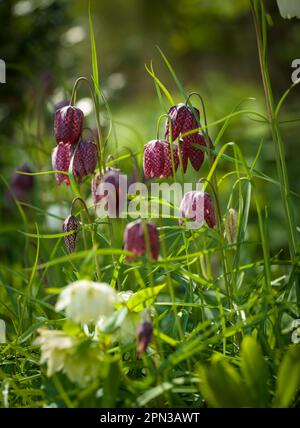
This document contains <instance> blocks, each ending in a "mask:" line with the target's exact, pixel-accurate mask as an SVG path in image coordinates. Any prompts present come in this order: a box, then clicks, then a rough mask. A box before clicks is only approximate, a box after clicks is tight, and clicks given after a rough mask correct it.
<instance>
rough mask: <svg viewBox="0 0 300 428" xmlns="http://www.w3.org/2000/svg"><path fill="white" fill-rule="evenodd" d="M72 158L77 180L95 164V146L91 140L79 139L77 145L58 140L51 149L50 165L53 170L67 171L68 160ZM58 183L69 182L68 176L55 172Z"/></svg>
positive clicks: (91, 169) (92, 168)
mask: <svg viewBox="0 0 300 428" xmlns="http://www.w3.org/2000/svg"><path fill="white" fill-rule="evenodd" d="M73 155H74V160H73V174H74V176H75V178H76V179H77V180H78V181H81V180H82V178H83V177H85V176H86V175H88V174H91V173H93V172H94V170H95V168H96V165H97V159H98V158H97V146H96V144H94V143H93V141H87V140H81V141H80V142H79V143H78V146H72V145H71V144H69V143H68V144H64V143H63V142H60V143H59V144H58V145H57V146H56V147H55V148H54V149H53V151H52V167H53V169H54V170H58V171H66V172H68V170H69V166H70V161H71V158H72V156H73ZM55 177H56V181H57V182H58V184H60V183H63V182H65V183H66V184H67V185H69V184H70V180H69V177H68V176H67V175H65V174H60V173H57V174H55Z"/></svg>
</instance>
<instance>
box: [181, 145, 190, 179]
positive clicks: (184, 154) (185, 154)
mask: <svg viewBox="0 0 300 428" xmlns="http://www.w3.org/2000/svg"><path fill="white" fill-rule="evenodd" d="M179 146H180V154H181V162H182V168H183V172H184V173H185V172H186V169H187V164H188V160H189V149H190V145H189V143H188V142H187V141H186V140H184V139H183V140H179Z"/></svg>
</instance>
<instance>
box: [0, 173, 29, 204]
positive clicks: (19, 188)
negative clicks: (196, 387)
mask: <svg viewBox="0 0 300 428" xmlns="http://www.w3.org/2000/svg"><path fill="white" fill-rule="evenodd" d="M18 171H22V172H28V173H31V172H33V171H32V169H31V168H30V167H29V166H28V165H27V164H24V165H23V166H21V167H20V168H18ZM33 187H34V177H33V176H32V175H25V174H18V173H16V174H14V176H13V177H12V180H11V185H10V188H9V190H8V191H7V193H6V199H7V200H8V201H9V202H12V201H13V196H14V197H15V198H16V199H17V200H18V201H23V202H26V201H28V200H29V199H30V196H31V192H32V190H33Z"/></svg>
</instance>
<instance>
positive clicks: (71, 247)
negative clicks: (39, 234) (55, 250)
mask: <svg viewBox="0 0 300 428" xmlns="http://www.w3.org/2000/svg"><path fill="white" fill-rule="evenodd" d="M79 227H80V223H79V221H78V220H77V218H76V217H75V216H74V215H72V214H71V215H69V216H68V217H67V218H66V219H65V221H64V222H63V226H62V230H63V232H64V233H66V232H71V231H74V233H72V234H71V235H67V236H64V240H65V245H66V248H67V250H68V252H69V253H74V251H75V249H76V242H77V231H78V229H79Z"/></svg>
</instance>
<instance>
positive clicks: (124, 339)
mask: <svg viewBox="0 0 300 428" xmlns="http://www.w3.org/2000/svg"><path fill="white" fill-rule="evenodd" d="M142 320H143V318H142V316H141V312H129V313H128V314H127V316H126V318H125V320H124V322H123V323H122V324H121V326H120V330H119V332H118V338H119V340H120V342H121V343H122V344H123V345H128V344H129V343H132V342H135V340H136V330H137V326H138V325H139V324H140V323H141V322H142Z"/></svg>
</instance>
